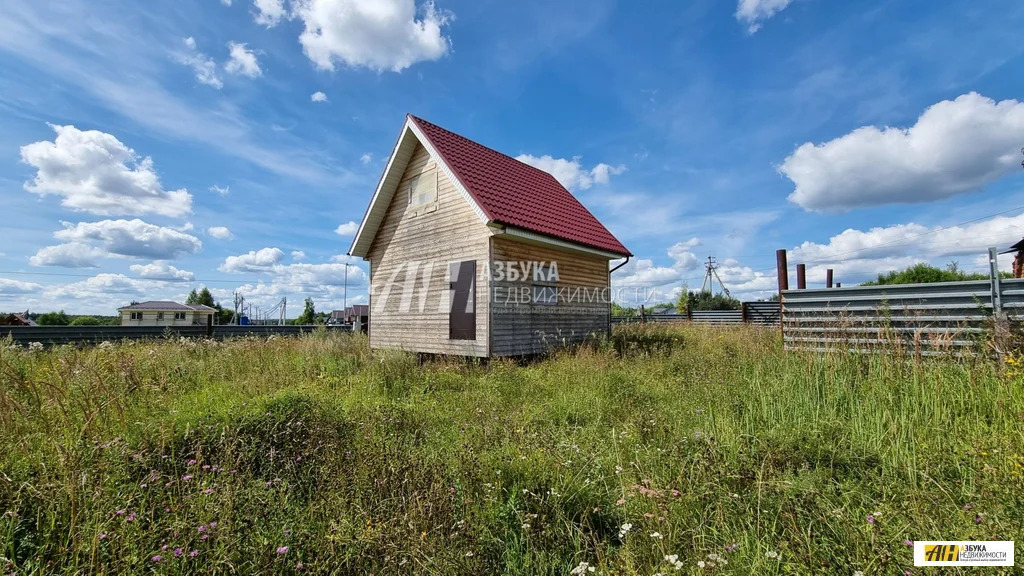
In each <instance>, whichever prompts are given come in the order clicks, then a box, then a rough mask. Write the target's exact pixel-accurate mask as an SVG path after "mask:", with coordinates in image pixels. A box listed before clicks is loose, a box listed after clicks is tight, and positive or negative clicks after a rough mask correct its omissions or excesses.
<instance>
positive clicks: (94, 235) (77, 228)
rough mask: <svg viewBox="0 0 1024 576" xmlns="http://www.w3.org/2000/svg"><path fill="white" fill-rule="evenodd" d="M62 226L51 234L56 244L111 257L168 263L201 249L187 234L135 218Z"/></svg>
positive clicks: (200, 244) (199, 243) (194, 238)
mask: <svg viewBox="0 0 1024 576" xmlns="http://www.w3.org/2000/svg"><path fill="white" fill-rule="evenodd" d="M63 224H64V229H63V230H58V231H57V232H54V234H53V236H54V237H55V238H57V239H58V240H63V241H64V242H66V243H70V244H88V245H91V246H94V247H96V248H99V249H101V250H102V251H103V252H105V253H107V254H111V255H115V256H127V257H134V258H151V259H154V260H170V259H173V258H176V257H178V256H181V255H184V254H195V253H196V252H198V251H199V249H200V248H202V246H203V243H202V242H200V241H199V239H198V238H196V237H195V236H192V235H191V234H186V233H184V232H179V231H177V230H175V229H173V228H165V227H162V226H156V225H154V224H150V223H148V222H143V221H142V220H139V219H138V218H136V219H134V220H101V221H99V222H79V223H78V224H71V223H68V222H64V223H63Z"/></svg>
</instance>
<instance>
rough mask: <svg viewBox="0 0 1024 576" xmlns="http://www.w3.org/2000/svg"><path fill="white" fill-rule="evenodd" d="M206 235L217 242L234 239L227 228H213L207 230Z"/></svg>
mask: <svg viewBox="0 0 1024 576" xmlns="http://www.w3.org/2000/svg"><path fill="white" fill-rule="evenodd" d="M206 233H207V234H209V235H210V236H211V237H213V238H216V239H218V240H230V239H231V238H234V234H232V233H231V230H228V228H227V226H213V227H211V228H207V229H206Z"/></svg>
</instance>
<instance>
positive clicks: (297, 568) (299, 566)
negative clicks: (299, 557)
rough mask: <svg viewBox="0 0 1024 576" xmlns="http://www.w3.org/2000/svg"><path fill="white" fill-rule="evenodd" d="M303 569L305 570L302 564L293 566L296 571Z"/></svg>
mask: <svg viewBox="0 0 1024 576" xmlns="http://www.w3.org/2000/svg"><path fill="white" fill-rule="evenodd" d="M303 568H305V566H304V565H303V564H302V562H298V563H296V564H295V569H296V570H302V569H303Z"/></svg>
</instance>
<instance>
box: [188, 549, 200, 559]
mask: <svg viewBox="0 0 1024 576" xmlns="http://www.w3.org/2000/svg"><path fill="white" fill-rule="evenodd" d="M196 556H199V550H193V551H191V552H189V553H188V557H189V558H195V557H196Z"/></svg>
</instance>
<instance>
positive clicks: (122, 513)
mask: <svg viewBox="0 0 1024 576" xmlns="http://www.w3.org/2000/svg"><path fill="white" fill-rule="evenodd" d="M126 512H127V510H124V509H121V510H118V511H117V512H114V514H116V515H118V516H124V515H125V513H126Z"/></svg>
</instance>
